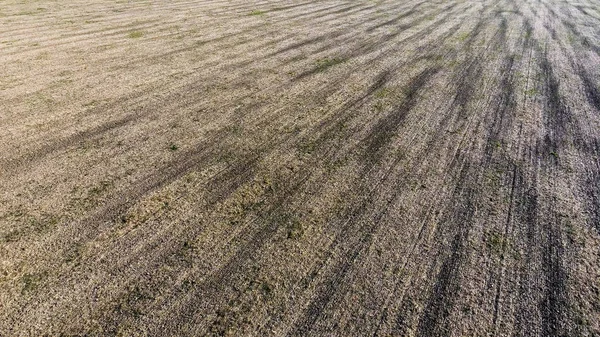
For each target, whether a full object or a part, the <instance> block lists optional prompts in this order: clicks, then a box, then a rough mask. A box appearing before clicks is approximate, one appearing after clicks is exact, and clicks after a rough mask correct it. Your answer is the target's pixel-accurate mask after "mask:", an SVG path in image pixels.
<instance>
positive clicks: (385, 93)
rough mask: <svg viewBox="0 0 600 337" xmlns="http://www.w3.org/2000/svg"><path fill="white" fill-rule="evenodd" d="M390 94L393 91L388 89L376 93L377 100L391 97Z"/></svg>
mask: <svg viewBox="0 0 600 337" xmlns="http://www.w3.org/2000/svg"><path fill="white" fill-rule="evenodd" d="M390 93H391V90H390V89H388V88H383V89H379V90H377V92H376V93H375V97H377V98H385V97H387V96H389V95H390Z"/></svg>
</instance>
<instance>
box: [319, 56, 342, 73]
mask: <svg viewBox="0 0 600 337" xmlns="http://www.w3.org/2000/svg"><path fill="white" fill-rule="evenodd" d="M344 61H345V60H344V59H342V58H337V57H336V58H324V59H320V60H317V69H316V71H317V72H321V71H325V70H327V69H328V68H330V67H333V66H335V65H338V64H340V63H344Z"/></svg>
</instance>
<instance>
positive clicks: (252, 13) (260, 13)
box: [248, 9, 265, 16]
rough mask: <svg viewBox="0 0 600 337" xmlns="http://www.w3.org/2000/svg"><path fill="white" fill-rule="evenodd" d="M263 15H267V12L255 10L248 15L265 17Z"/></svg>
mask: <svg viewBox="0 0 600 337" xmlns="http://www.w3.org/2000/svg"><path fill="white" fill-rule="evenodd" d="M263 14H265V11H261V10H258V9H255V10H253V11H252V12H250V13H249V14H248V15H250V16H256V15H263Z"/></svg>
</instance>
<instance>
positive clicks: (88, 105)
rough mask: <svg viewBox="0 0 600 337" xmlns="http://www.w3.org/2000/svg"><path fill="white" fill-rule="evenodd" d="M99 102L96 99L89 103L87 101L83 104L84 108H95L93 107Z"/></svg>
mask: <svg viewBox="0 0 600 337" xmlns="http://www.w3.org/2000/svg"><path fill="white" fill-rule="evenodd" d="M97 104H98V101H97V100H95V99H94V100H91V101H90V102H88V103H85V104H83V107H84V108H93V107H95V106H96V105H97Z"/></svg>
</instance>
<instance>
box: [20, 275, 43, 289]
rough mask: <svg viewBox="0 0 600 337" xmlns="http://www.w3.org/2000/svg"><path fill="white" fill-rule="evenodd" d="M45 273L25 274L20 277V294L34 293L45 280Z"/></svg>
mask: <svg viewBox="0 0 600 337" xmlns="http://www.w3.org/2000/svg"><path fill="white" fill-rule="evenodd" d="M46 276H47V273H46V272H42V273H33V274H30V273H27V274H25V275H23V276H22V277H21V282H22V283H23V287H22V288H21V294H25V293H28V292H31V291H35V290H36V289H38V288H39V286H40V283H41V282H42V281H43V280H44V279H45V278H46Z"/></svg>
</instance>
